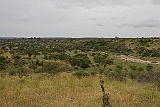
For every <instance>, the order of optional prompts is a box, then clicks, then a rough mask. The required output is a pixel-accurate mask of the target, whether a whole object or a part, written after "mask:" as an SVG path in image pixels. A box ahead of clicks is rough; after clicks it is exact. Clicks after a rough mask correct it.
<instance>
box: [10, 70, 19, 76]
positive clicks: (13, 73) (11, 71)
mask: <svg viewBox="0 0 160 107" xmlns="http://www.w3.org/2000/svg"><path fill="white" fill-rule="evenodd" d="M16 74H17V71H16V70H9V72H8V75H9V76H14V75H16Z"/></svg>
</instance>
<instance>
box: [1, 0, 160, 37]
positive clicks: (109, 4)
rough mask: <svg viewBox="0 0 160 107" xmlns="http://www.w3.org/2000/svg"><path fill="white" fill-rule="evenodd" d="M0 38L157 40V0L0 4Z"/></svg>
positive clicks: (40, 0)
mask: <svg viewBox="0 0 160 107" xmlns="http://www.w3.org/2000/svg"><path fill="white" fill-rule="evenodd" d="M0 36H12V37H13V36H14V37H115V36H118V37H155V36H156V37H160V0H0Z"/></svg>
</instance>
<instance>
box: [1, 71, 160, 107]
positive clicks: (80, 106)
mask: <svg viewBox="0 0 160 107" xmlns="http://www.w3.org/2000/svg"><path fill="white" fill-rule="evenodd" d="M105 90H106V92H107V93H109V96H110V102H111V104H112V107H159V106H160V92H158V91H157V88H156V87H155V86H154V85H151V84H144V85H142V84H137V83H134V82H129V81H128V82H126V83H123V82H116V81H111V80H107V78H105ZM101 104H102V93H101V88H100V85H99V77H88V78H82V79H77V78H76V77H74V76H72V75H71V74H69V73H63V74H61V75H57V76H55V77H50V76H49V75H47V74H33V75H31V76H29V77H27V78H26V79H25V81H24V82H23V83H20V82H19V78H18V77H7V76H6V77H0V106H1V107H101Z"/></svg>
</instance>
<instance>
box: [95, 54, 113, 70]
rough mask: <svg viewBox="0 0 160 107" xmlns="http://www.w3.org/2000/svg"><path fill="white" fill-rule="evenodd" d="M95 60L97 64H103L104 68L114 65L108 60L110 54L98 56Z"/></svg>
mask: <svg viewBox="0 0 160 107" xmlns="http://www.w3.org/2000/svg"><path fill="white" fill-rule="evenodd" d="M93 60H94V62H95V63H99V64H102V65H103V66H104V68H105V67H106V65H110V64H113V61H112V60H111V59H109V58H108V54H97V55H96V56H95V57H94V59H93Z"/></svg>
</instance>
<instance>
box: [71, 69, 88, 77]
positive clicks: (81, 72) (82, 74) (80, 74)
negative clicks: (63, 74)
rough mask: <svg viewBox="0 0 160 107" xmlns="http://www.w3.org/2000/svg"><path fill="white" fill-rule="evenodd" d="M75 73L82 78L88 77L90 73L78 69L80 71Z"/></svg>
mask: <svg viewBox="0 0 160 107" xmlns="http://www.w3.org/2000/svg"><path fill="white" fill-rule="evenodd" d="M73 75H74V76H76V77H77V78H79V79H80V78H83V77H88V76H89V73H88V72H85V71H78V72H75V73H73Z"/></svg>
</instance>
